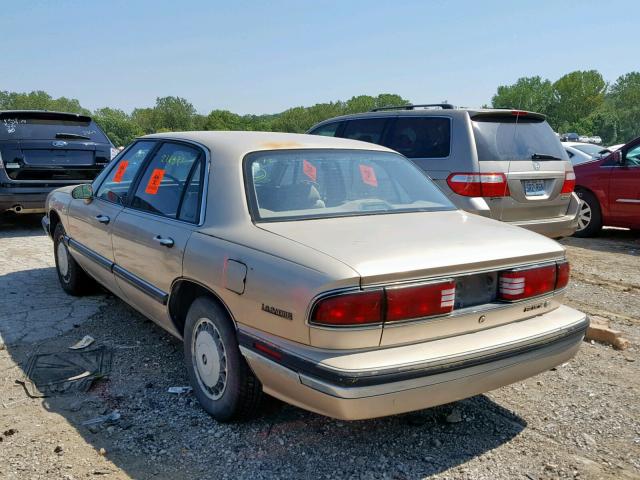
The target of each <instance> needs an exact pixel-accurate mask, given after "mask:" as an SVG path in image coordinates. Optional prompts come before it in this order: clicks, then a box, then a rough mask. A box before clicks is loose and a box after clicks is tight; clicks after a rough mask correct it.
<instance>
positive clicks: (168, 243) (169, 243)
mask: <svg viewBox="0 0 640 480" xmlns="http://www.w3.org/2000/svg"><path fill="white" fill-rule="evenodd" d="M153 239H154V240H155V241H156V242H158V243H159V244H160V245H162V246H163V247H167V248H171V247H173V244H174V243H175V242H174V241H173V238H171V237H166V238H164V237H161V236H160V235H156V236H155V237H153Z"/></svg>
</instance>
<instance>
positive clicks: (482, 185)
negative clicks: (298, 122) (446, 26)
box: [307, 104, 579, 238]
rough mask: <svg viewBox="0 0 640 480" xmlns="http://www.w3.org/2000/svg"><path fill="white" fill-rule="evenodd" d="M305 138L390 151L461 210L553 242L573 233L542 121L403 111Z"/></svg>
mask: <svg viewBox="0 0 640 480" xmlns="http://www.w3.org/2000/svg"><path fill="white" fill-rule="evenodd" d="M307 133H310V134H314V135H325V136H334V137H342V138H351V139H356V140H361V141H365V142H371V143H377V144H380V145H384V146H387V147H389V148H392V149H394V150H396V151H398V152H400V153H401V154H403V155H404V156H406V157H408V158H409V159H411V160H412V161H413V162H414V163H415V164H416V165H418V166H419V167H420V168H421V169H422V170H423V171H425V172H426V173H427V174H428V175H429V176H430V177H431V178H432V179H433V180H434V181H435V182H436V183H437V184H438V186H439V187H440V188H441V189H442V191H443V192H445V194H446V195H447V196H448V197H449V198H450V199H451V200H452V201H453V203H454V204H455V205H456V206H458V207H459V208H460V209H462V210H466V211H468V212H471V213H475V214H478V215H483V216H485V217H490V218H493V219H496V220H502V221H505V222H509V223H511V224H515V225H518V226H521V227H524V228H527V229H529V230H533V231H535V232H538V233H541V234H543V235H546V236H548V237H552V238H560V237H565V236H569V235H571V234H573V232H574V231H575V230H576V228H577V214H578V205H579V201H578V197H577V196H576V195H575V194H574V193H573V188H574V186H575V175H574V173H573V166H572V165H571V162H570V160H569V158H568V156H567V154H566V152H565V150H564V148H562V144H561V143H560V141H559V139H558V138H557V136H556V135H555V133H554V132H553V130H552V129H551V127H550V126H549V124H548V123H547V121H546V120H545V117H544V115H541V114H538V113H532V112H525V111H520V110H503V109H477V110H473V109H466V108H456V107H454V106H452V105H449V104H429V105H406V106H399V107H385V108H379V109H375V110H372V111H371V112H367V113H359V114H354V115H345V116H341V117H336V118H332V119H329V120H325V121H324V122H321V123H319V124H317V125H315V126H313V127H312V128H311V129H310V130H309V131H308V132H307Z"/></svg>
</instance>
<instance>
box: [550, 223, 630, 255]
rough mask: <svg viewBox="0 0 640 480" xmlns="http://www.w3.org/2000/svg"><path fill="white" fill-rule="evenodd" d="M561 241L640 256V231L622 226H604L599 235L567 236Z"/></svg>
mask: <svg viewBox="0 0 640 480" xmlns="http://www.w3.org/2000/svg"><path fill="white" fill-rule="evenodd" d="M560 243H562V244H564V245H571V246H574V247H579V248H585V249H588V250H596V251H599V252H607V253H615V254H622V255H633V256H640V233H639V232H638V231H632V230H626V229H621V228H603V229H602V231H601V232H600V235H598V236H597V237H593V238H577V237H567V238H563V239H562V240H561V241H560Z"/></svg>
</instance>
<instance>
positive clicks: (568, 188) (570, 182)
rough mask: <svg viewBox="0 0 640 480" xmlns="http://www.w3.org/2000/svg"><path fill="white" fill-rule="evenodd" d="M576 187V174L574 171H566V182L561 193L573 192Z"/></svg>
mask: <svg viewBox="0 0 640 480" xmlns="http://www.w3.org/2000/svg"><path fill="white" fill-rule="evenodd" d="M574 188H576V174H575V173H573V172H572V171H571V172H569V171H567V172H564V183H563V184H562V190H561V191H560V193H571V192H573V189H574Z"/></svg>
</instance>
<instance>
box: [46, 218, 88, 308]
mask: <svg viewBox="0 0 640 480" xmlns="http://www.w3.org/2000/svg"><path fill="white" fill-rule="evenodd" d="M64 234H65V232H64V227H63V226H62V224H61V223H59V224H58V225H57V226H56V229H55V231H54V232H53V256H54V258H55V260H56V272H57V273H58V280H59V281H60V286H61V287H62V289H63V290H64V291H65V292H67V293H68V294H69V295H73V296H76V297H80V296H83V295H87V294H89V293H92V292H93V291H94V290H95V287H96V283H95V280H93V278H91V277H90V276H89V275H87V273H86V272H85V271H84V270H83V269H82V267H81V266H80V265H79V264H78V262H76V261H75V260H74V258H73V257H72V256H71V254H70V253H69V249H68V248H67V246H66V245H65V244H64V242H63V240H62V238H63V237H64ZM62 255H64V258H59V257H61V256H62ZM65 263H66V269H65V267H64V264H65Z"/></svg>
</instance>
